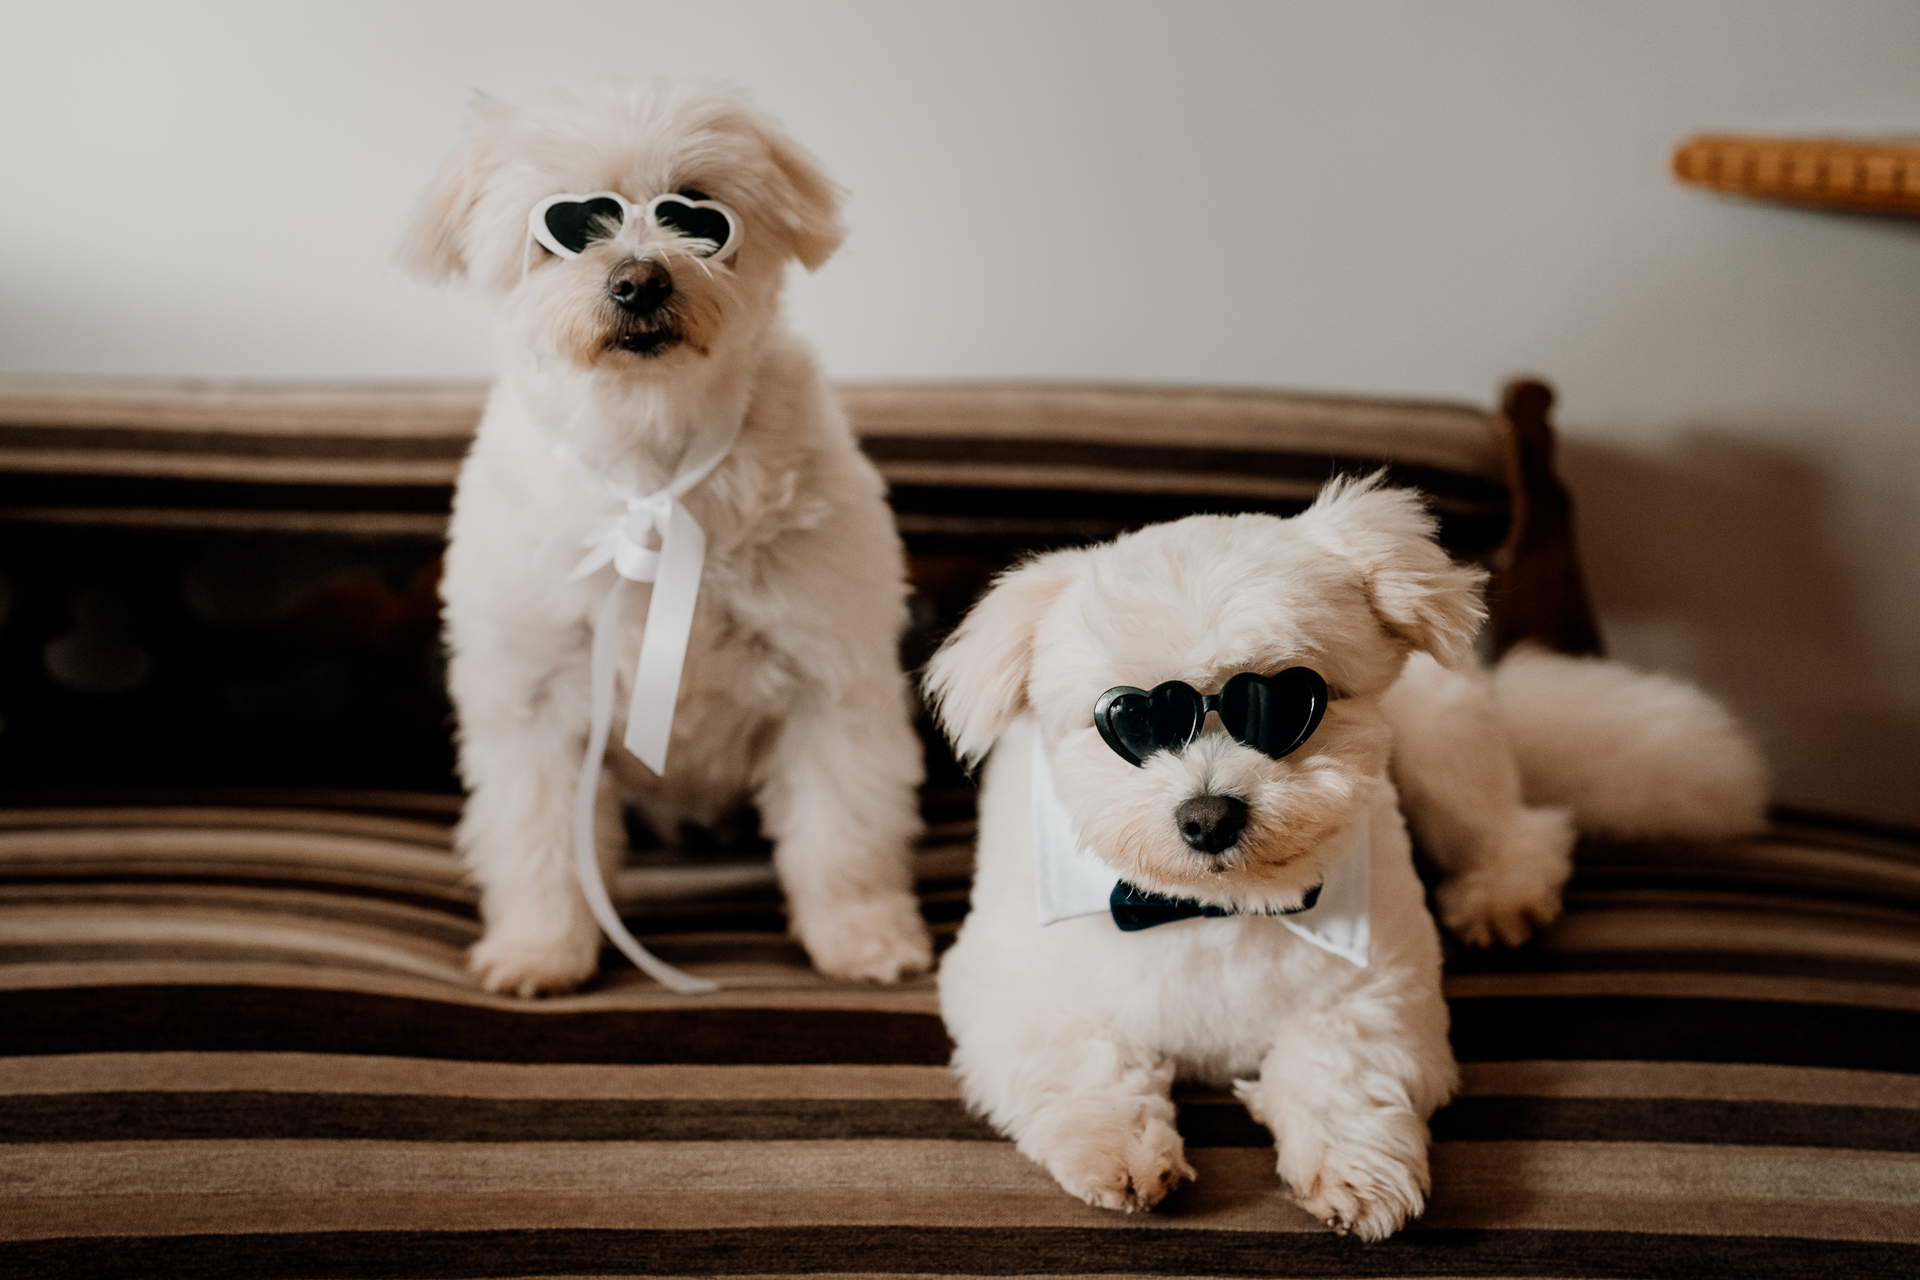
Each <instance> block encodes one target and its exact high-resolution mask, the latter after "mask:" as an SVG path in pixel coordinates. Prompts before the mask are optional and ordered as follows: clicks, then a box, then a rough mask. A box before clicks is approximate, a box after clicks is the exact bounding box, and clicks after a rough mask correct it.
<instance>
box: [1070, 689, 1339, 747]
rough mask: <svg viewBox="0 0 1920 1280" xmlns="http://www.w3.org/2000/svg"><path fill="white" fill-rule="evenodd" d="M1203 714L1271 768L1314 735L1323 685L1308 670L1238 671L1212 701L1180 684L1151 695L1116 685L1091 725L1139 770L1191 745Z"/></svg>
mask: <svg viewBox="0 0 1920 1280" xmlns="http://www.w3.org/2000/svg"><path fill="white" fill-rule="evenodd" d="M1209 711H1216V712H1218V713H1219V714H1220V723H1221V724H1222V725H1224V726H1226V730H1227V732H1228V733H1229V734H1231V735H1233V739H1234V741H1236V742H1239V743H1242V744H1244V745H1246V746H1249V747H1252V748H1253V749H1254V750H1255V751H1258V752H1260V753H1261V754H1262V755H1268V756H1272V757H1273V758H1274V759H1275V760H1278V759H1280V757H1282V756H1284V755H1288V754H1290V753H1291V752H1293V751H1294V750H1296V749H1297V748H1298V747H1299V746H1300V744H1301V743H1303V742H1305V741H1306V740H1307V739H1308V738H1310V737H1312V736H1313V731H1314V730H1315V729H1317V728H1319V727H1320V717H1321V716H1323V715H1325V714H1326V712H1327V682H1326V681H1325V680H1322V679H1321V678H1320V673H1319V672H1317V671H1314V670H1312V669H1311V668H1309V667H1288V668H1287V669H1286V670H1285V671H1282V672H1281V673H1280V674H1279V675H1277V676H1263V675H1259V674H1257V673H1255V672H1252V671H1242V672H1241V673H1240V674H1239V675H1237V676H1234V677H1233V678H1231V679H1230V680H1228V681H1227V682H1226V683H1225V684H1224V685H1222V686H1220V692H1218V693H1201V692H1200V691H1199V690H1197V689H1195V688H1194V687H1193V686H1192V685H1190V684H1185V683H1183V682H1181V681H1179V680H1169V681H1167V682H1166V683H1165V684H1162V685H1156V686H1155V687H1154V688H1153V689H1152V690H1147V689H1136V688H1134V687H1133V686H1132V685H1127V684H1123V685H1118V686H1116V687H1114V688H1112V689H1109V690H1107V691H1106V692H1105V693H1103V694H1101V695H1100V700H1099V701H1098V702H1096V703H1094V706H1093V724H1094V727H1095V728H1097V729H1099V730H1100V736H1101V737H1102V738H1104V739H1106V743H1107V745H1108V746H1110V747H1112V748H1113V750H1114V753H1115V754H1116V755H1118V756H1119V757H1120V758H1121V759H1122V760H1125V761H1126V762H1127V763H1128V764H1134V765H1143V764H1145V763H1146V761H1147V757H1148V756H1150V755H1152V754H1153V753H1154V752H1156V751H1178V750H1180V749H1181V748H1182V747H1185V746H1186V745H1187V744H1188V743H1189V742H1192V741H1193V739H1194V738H1195V736H1196V735H1198V734H1199V732H1200V726H1201V724H1202V723H1203V722H1204V721H1205V720H1206V718H1207V712H1209Z"/></svg>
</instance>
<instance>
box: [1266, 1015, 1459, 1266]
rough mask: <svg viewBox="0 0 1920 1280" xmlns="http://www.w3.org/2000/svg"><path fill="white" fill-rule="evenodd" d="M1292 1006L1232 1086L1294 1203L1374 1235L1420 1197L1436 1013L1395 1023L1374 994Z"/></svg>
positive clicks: (1443, 1094)
mask: <svg viewBox="0 0 1920 1280" xmlns="http://www.w3.org/2000/svg"><path fill="white" fill-rule="evenodd" d="M1354 1003H1355V1004H1358V1005H1362V1006H1364V1007H1361V1008H1336V1009H1326V1010H1319V1011H1315V1012H1311V1013H1302V1014H1299V1015H1296V1016H1295V1017H1292V1018H1290V1019H1288V1020H1287V1021H1286V1023H1285V1024H1284V1025H1283V1026H1282V1027H1281V1029H1280V1035H1279V1038H1278V1040H1277V1042H1276V1043H1275V1045H1274V1047H1273V1048H1272V1050H1270V1051H1269V1052H1268V1054H1267V1057H1266V1059H1265V1061H1263V1062H1262V1063H1261V1065H1260V1078H1259V1079H1258V1080H1240V1081H1236V1082H1235V1084H1234V1092H1235V1093H1236V1094H1237V1095H1238V1096H1239V1098H1240V1101H1241V1102H1243V1103H1245V1104H1246V1107H1247V1110H1248V1111H1250V1112H1252V1113H1253V1116H1254V1118H1255V1119H1257V1120H1259V1121H1260V1122H1261V1123H1262V1124H1265V1125H1266V1126H1267V1127H1268V1128H1270V1129H1272V1130H1273V1136H1274V1140H1275V1142H1276V1144H1277V1145H1278V1147H1279V1168H1280V1176H1281V1177H1282V1178H1285V1179H1286V1181H1287V1185H1288V1186H1289V1187H1290V1188H1292V1191H1293V1196H1294V1199H1295V1200H1296V1201H1298V1202H1299V1204H1300V1206H1301V1207H1302V1208H1304V1209H1306V1210H1307V1212H1309V1213H1311V1214H1313V1215H1314V1216H1315V1217H1317V1218H1319V1219H1320V1220H1321V1221H1323V1222H1325V1223H1327V1224H1328V1225H1329V1226H1331V1227H1333V1228H1335V1229H1336V1230H1338V1231H1341V1232H1343V1233H1345V1232H1352V1233H1353V1234H1354V1235H1357V1236H1359V1237H1360V1238H1361V1239H1362V1240H1381V1239H1384V1238H1385V1237H1387V1236H1389V1235H1392V1234H1393V1233H1394V1232H1395V1231H1398V1230H1399V1229H1400V1227H1401V1226H1402V1225H1403V1224H1405V1223H1406V1221H1407V1220H1408V1219H1409V1218H1414V1217H1417V1216H1419V1214H1420V1211H1421V1210H1422V1209H1423V1208H1425V1206H1426V1196H1427V1190H1428V1185H1429V1180H1428V1173H1427V1145H1428V1140H1429V1136H1428V1132H1427V1117H1428V1116H1429V1115H1431V1114H1432V1113H1433V1110H1434V1108H1435V1107H1437V1106H1439V1105H1440V1103H1442V1102H1444V1101H1445V1100H1446V1099H1447V1097H1448V1095H1449V1094H1451V1093H1452V1091H1453V1086H1454V1080H1455V1077H1456V1068H1455V1067H1454V1063H1453V1053H1452V1050H1451V1049H1450V1048H1449V1047H1448V1045H1447V1039H1446V1025H1445V1022H1444V1020H1443V1019H1429V1020H1427V1022H1428V1023H1429V1024H1430V1025H1423V1026H1421V1027H1417V1028H1410V1027H1408V1026H1406V1025H1405V1024H1404V1023H1403V1022H1402V1021H1401V1020H1400V1019H1399V1018H1398V1017H1397V1016H1396V1015H1395V1014H1394V1012H1393V1011H1392V1006H1393V1004H1394V1003H1396V1002H1394V1001H1391V1000H1390V999H1389V998H1387V997H1384V996H1369V997H1363V998H1360V999H1357V1000H1356V1001H1355V1002H1354Z"/></svg>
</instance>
